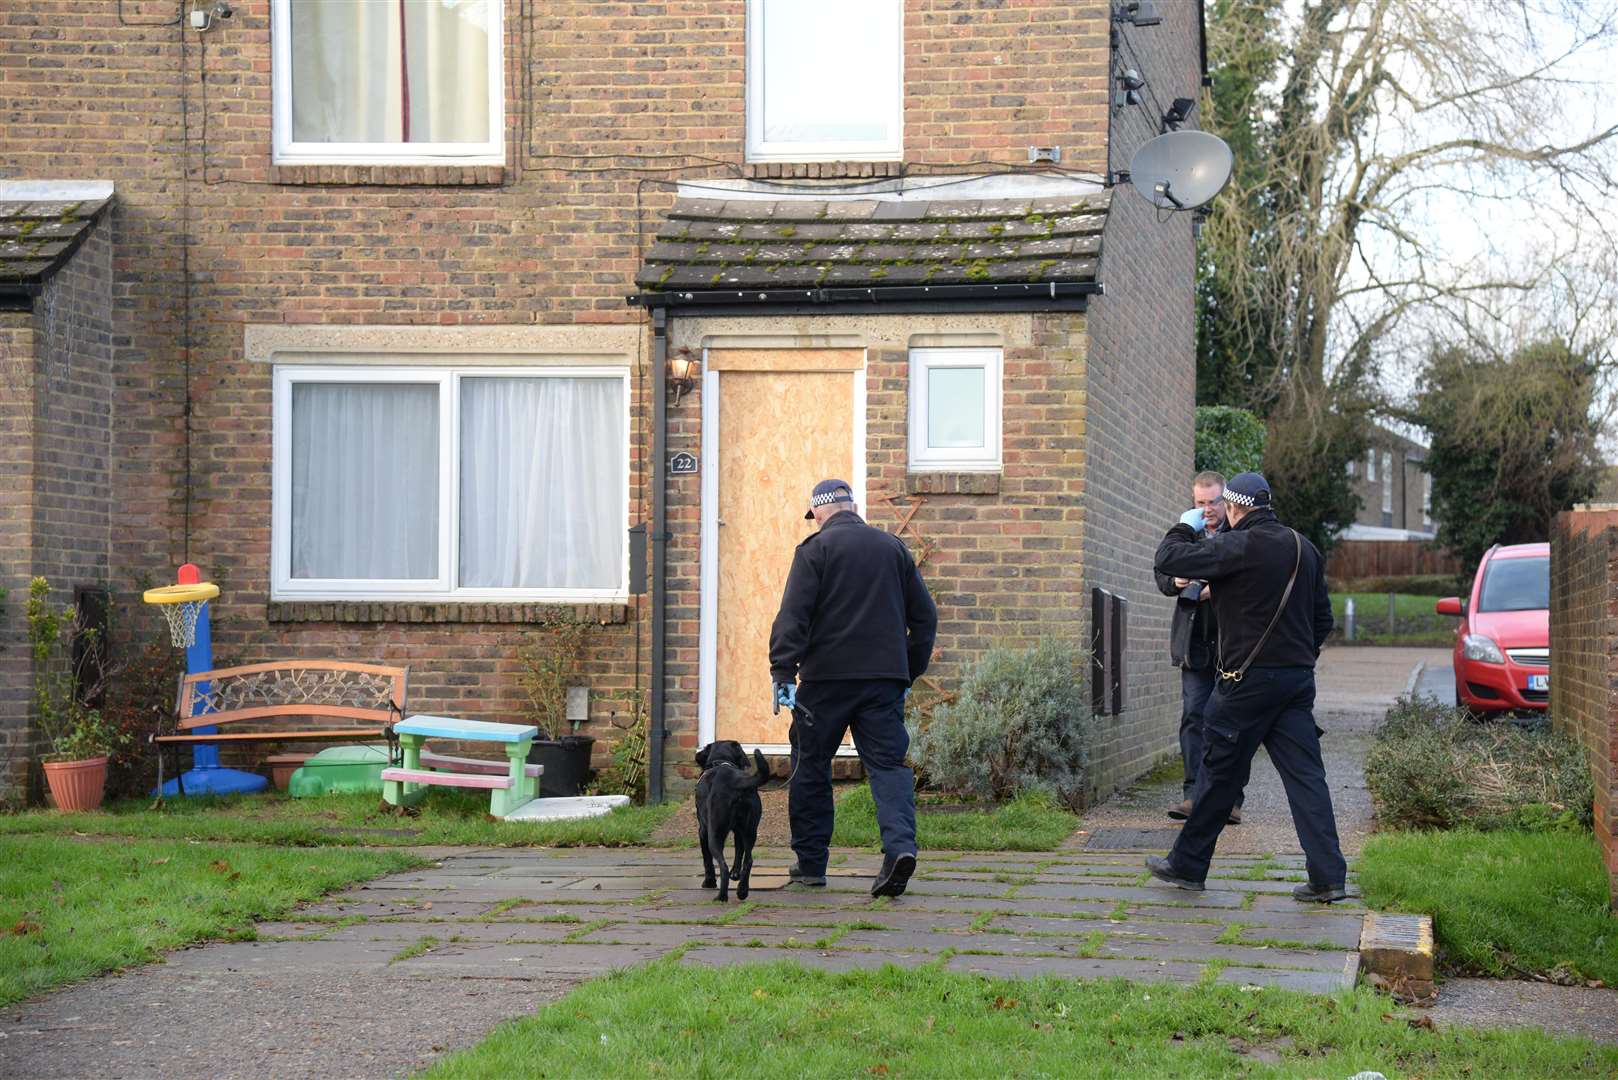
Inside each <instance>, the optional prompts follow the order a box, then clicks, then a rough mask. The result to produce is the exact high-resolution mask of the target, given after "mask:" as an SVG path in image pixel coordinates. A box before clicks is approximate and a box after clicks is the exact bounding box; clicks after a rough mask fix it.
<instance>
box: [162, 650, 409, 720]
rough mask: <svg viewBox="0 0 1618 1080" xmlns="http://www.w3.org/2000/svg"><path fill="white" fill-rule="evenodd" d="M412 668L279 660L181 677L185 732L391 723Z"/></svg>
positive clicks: (178, 711)
mask: <svg viewBox="0 0 1618 1080" xmlns="http://www.w3.org/2000/svg"><path fill="white" fill-rule="evenodd" d="M409 679H410V669H409V668H408V667H384V666H382V665H380V664H350V663H346V662H344V661H340V660H278V661H274V662H271V663H267V664H247V665H245V666H243V667H233V668H216V669H214V670H213V671H199V672H197V673H196V674H195V675H182V676H181V677H180V693H179V697H178V699H177V700H176V702H175V710H174V711H175V715H176V716H177V717H178V718H179V726H180V729H181V730H186V729H189V728H198V727H207V726H209V725H211V724H229V723H234V722H235V721H238V720H257V719H263V718H266V717H272V716H327V717H346V718H349V719H353V720H368V721H371V722H373V723H376V724H391V723H394V722H395V721H397V720H401V719H403V718H404V709H405V691H406V687H407V684H408V682H409Z"/></svg>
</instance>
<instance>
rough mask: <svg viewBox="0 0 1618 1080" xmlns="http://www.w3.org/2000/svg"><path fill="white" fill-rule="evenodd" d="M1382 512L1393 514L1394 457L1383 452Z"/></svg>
mask: <svg viewBox="0 0 1618 1080" xmlns="http://www.w3.org/2000/svg"><path fill="white" fill-rule="evenodd" d="M1382 512H1383V513H1384V514H1391V513H1393V455H1392V454H1391V453H1389V452H1388V451H1386V450H1384V451H1383V452H1382Z"/></svg>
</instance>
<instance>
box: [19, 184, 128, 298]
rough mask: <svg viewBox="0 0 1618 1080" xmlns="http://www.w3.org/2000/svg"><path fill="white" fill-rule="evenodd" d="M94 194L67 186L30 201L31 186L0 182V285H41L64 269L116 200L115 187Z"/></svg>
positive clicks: (38, 192)
mask: <svg viewBox="0 0 1618 1080" xmlns="http://www.w3.org/2000/svg"><path fill="white" fill-rule="evenodd" d="M94 192H95V193H94V194H86V195H85V196H84V197H76V194H77V193H75V192H74V191H73V189H72V188H71V187H63V188H62V189H61V190H60V191H52V190H48V189H46V190H38V191H37V195H38V196H39V197H27V194H29V193H30V189H29V188H26V187H22V186H20V185H19V186H17V187H11V188H9V190H8V185H5V184H0V285H7V286H30V285H41V284H43V283H44V282H45V281H46V280H47V279H48V278H49V277H50V276H51V275H52V274H54V273H56V271H58V270H60V269H61V268H62V266H63V265H64V264H65V263H66V262H67V260H68V259H69V258H71V257H72V255H73V252H74V251H75V250H77V248H78V246H79V244H80V243H82V242H83V240H84V238H85V236H86V235H88V234H89V231H90V228H91V226H93V225H94V224H95V222H96V219H97V218H98V217H100V216H101V213H102V211H104V210H105V209H106V208H107V206H108V204H110V203H111V202H112V191H111V185H110V184H106V185H99V186H98V187H96V188H95V189H94ZM103 192H104V193H103ZM19 193H21V197H19Z"/></svg>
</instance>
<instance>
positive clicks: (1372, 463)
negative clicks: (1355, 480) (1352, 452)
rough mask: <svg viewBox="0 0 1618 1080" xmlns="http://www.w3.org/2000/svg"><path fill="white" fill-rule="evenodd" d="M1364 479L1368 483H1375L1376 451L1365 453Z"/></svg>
mask: <svg viewBox="0 0 1618 1080" xmlns="http://www.w3.org/2000/svg"><path fill="white" fill-rule="evenodd" d="M1365 479H1366V481H1367V482H1369V483H1372V484H1374V483H1376V451H1375V450H1367V451H1365Z"/></svg>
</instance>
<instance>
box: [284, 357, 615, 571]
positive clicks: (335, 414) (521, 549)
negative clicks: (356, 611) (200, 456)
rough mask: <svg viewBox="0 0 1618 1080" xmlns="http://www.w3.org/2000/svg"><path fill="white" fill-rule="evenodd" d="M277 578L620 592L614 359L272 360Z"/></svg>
mask: <svg viewBox="0 0 1618 1080" xmlns="http://www.w3.org/2000/svg"><path fill="white" fill-rule="evenodd" d="M274 386H275V389H274V400H273V405H272V408H273V411H274V450H273V458H274V482H273V488H272V503H273V515H272V517H273V530H272V543H271V547H272V553H271V554H272V559H273V563H274V570H273V574H272V595H273V596H275V597H276V598H278V599H325V600H345V599H356V600H357V599H393V600H397V599H411V600H455V599H468V600H478V599H500V600H576V601H586V602H602V601H614V600H621V599H622V598H623V597H624V595H625V593H626V590H627V587H628V513H629V411H628V401H629V381H628V374H627V372H626V371H625V370H624V369H622V368H600V369H597V368H584V367H569V368H550V369H545V368H492V369H485V368H380V367H351V368H343V367H329V368H328V367H304V366H301V365H299V366H289V367H278V368H277V369H276V373H275V382H274Z"/></svg>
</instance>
